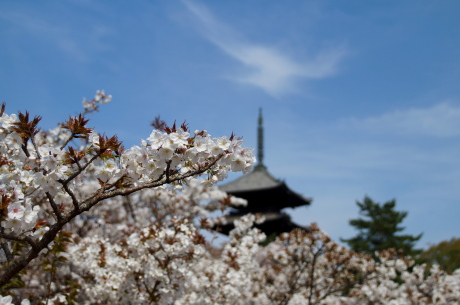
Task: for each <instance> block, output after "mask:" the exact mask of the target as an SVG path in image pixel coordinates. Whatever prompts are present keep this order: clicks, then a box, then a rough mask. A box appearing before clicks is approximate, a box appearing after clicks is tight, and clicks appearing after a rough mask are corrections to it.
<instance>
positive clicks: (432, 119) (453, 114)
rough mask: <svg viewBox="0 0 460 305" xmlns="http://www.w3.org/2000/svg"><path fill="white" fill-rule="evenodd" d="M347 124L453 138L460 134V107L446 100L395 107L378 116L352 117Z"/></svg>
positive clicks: (393, 133) (396, 132)
mask: <svg viewBox="0 0 460 305" xmlns="http://www.w3.org/2000/svg"><path fill="white" fill-rule="evenodd" d="M344 123H345V124H351V126H353V127H355V128H358V129H363V130H367V131H370V132H376V133H387V134H392V135H409V136H433V137H453V136H459V135H460V106H457V105H454V104H453V103H450V102H443V103H439V104H436V105H434V106H432V107H429V108H410V109H406V110H395V111H393V112H389V113H385V114H382V115H380V116H376V117H369V118H365V119H355V118H354V119H349V120H346V121H345V122H344Z"/></svg>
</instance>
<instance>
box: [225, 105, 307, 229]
mask: <svg viewBox="0 0 460 305" xmlns="http://www.w3.org/2000/svg"><path fill="white" fill-rule="evenodd" d="M263 135H264V132H263V119H262V109H259V119H258V129H257V161H258V163H257V165H256V166H255V167H254V169H253V171H251V172H250V173H248V174H246V175H243V176H242V177H240V178H238V179H236V180H234V181H231V182H229V183H227V184H224V185H221V186H219V189H221V190H223V191H225V192H227V193H228V194H231V195H233V196H235V197H240V198H244V199H246V200H247V202H248V204H247V205H246V206H234V207H232V208H231V210H230V212H229V214H228V215H227V216H226V217H225V218H226V221H227V224H226V225H220V226H219V227H218V228H217V230H219V231H220V232H221V233H223V234H227V235H228V233H229V232H230V230H232V229H233V228H234V225H233V222H234V221H235V220H237V219H239V218H240V217H242V216H243V215H246V214H248V213H252V214H259V215H261V216H263V217H264V218H265V222H263V223H262V224H258V225H256V227H257V228H259V229H260V230H261V231H263V232H264V233H265V234H266V235H267V236H278V235H279V234H280V233H283V232H290V231H292V230H293V229H296V228H301V229H305V227H302V226H299V225H297V224H295V223H294V222H292V221H291V217H290V216H289V215H288V214H287V213H285V212H283V211H282V210H283V209H284V208H296V207H300V206H305V205H310V203H311V201H312V199H311V198H305V197H303V196H301V195H299V194H297V193H296V192H294V191H292V190H291V189H289V187H288V186H287V185H286V183H285V182H284V181H281V180H278V179H276V178H274V177H273V176H272V175H271V174H270V173H269V172H268V170H267V167H266V166H265V165H264V163H263V158H264V147H263V146H264V143H263V142H264V141H263Z"/></svg>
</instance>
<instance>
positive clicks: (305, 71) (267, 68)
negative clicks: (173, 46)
mask: <svg viewBox="0 0 460 305" xmlns="http://www.w3.org/2000/svg"><path fill="white" fill-rule="evenodd" d="M184 3H185V5H186V7H187V8H188V9H189V11H190V12H192V13H193V14H194V15H195V16H196V17H197V18H198V20H199V21H200V23H201V25H202V30H203V33H204V35H205V36H206V37H207V38H208V39H209V40H210V41H211V42H213V43H214V44H215V45H217V46H218V47H219V48H221V49H222V50H223V51H224V52H225V53H227V54H228V55H230V56H231V57H233V58H234V59H236V60H237V61H239V62H240V63H241V64H243V65H244V66H245V67H246V68H247V70H246V71H245V72H244V73H243V74H240V75H235V76H232V77H230V78H231V79H232V80H234V81H237V82H241V83H246V84H250V85H254V86H256V87H259V88H261V89H263V90H265V91H266V92H267V93H269V94H270V95H273V96H279V95H280V94H284V93H287V92H291V91H293V90H295V82H296V81H297V80H298V79H300V78H302V79H322V78H325V77H328V76H331V75H334V74H335V73H337V70H338V64H339V62H340V60H341V59H342V58H343V56H344V55H345V53H346V52H345V49H344V48H343V47H337V48H334V49H330V50H327V51H323V52H321V53H320V54H318V55H317V56H315V57H312V58H306V59H305V58H304V59H302V60H297V59H293V58H291V57H289V56H287V55H286V54H283V53H282V52H281V51H280V50H278V49H276V48H275V47H272V46H266V45H261V44H257V43H253V42H248V41H245V39H244V38H243V37H242V36H241V34H239V33H237V32H235V31H234V30H233V29H231V28H230V27H229V26H227V25H225V24H224V23H222V22H220V21H218V20H216V19H215V18H214V16H213V15H212V14H211V12H210V11H209V10H208V9H207V8H206V7H205V6H203V5H199V4H197V3H196V2H192V1H184Z"/></svg>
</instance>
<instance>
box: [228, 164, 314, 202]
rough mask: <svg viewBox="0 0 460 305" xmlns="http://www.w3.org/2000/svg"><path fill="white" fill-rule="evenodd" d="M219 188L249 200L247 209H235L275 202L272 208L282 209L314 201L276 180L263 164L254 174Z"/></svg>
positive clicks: (258, 166)
mask: <svg viewBox="0 0 460 305" xmlns="http://www.w3.org/2000/svg"><path fill="white" fill-rule="evenodd" d="M219 188H220V189H221V190H222V191H225V192H227V193H229V194H232V195H234V196H236V197H241V198H244V199H247V200H248V201H249V203H248V206H247V207H246V208H245V207H235V208H237V209H243V210H246V209H248V208H256V207H257V206H259V205H260V206H261V207H263V206H266V205H267V203H268V202H273V204H272V207H276V209H282V208H294V207H298V206H303V205H309V204H310V203H311V201H312V199H311V198H305V197H303V196H302V195H300V194H297V193H296V192H294V191H292V190H291V189H289V187H288V186H287V185H286V183H285V182H284V181H281V180H278V179H276V178H274V177H273V176H272V175H271V174H270V173H269V172H268V171H267V168H266V167H265V166H264V165H262V164H259V165H257V166H256V167H255V168H254V170H253V171H252V172H250V173H248V174H246V175H243V176H241V177H240V178H238V179H236V180H233V181H231V182H229V183H226V184H224V185H221V186H219ZM263 199H265V200H263Z"/></svg>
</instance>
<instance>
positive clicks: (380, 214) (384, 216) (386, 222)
mask: <svg viewBox="0 0 460 305" xmlns="http://www.w3.org/2000/svg"><path fill="white" fill-rule="evenodd" d="M356 204H357V205H358V207H359V209H360V215H361V216H362V218H361V217H360V218H358V219H352V220H350V225H351V226H353V227H355V229H357V230H358V231H359V232H358V235H357V236H355V237H352V238H349V239H342V238H341V239H340V240H341V241H342V242H345V243H347V244H348V245H349V247H350V248H351V249H352V250H354V251H356V252H364V253H368V254H371V255H374V253H375V251H382V250H386V249H389V248H394V249H396V250H402V251H403V253H404V255H410V256H417V255H418V254H419V253H420V252H421V250H418V249H414V246H415V242H416V241H418V240H419V239H420V238H421V237H422V234H419V235H417V236H412V235H399V234H398V233H399V232H401V231H403V230H404V229H405V228H404V227H401V226H400V224H401V223H402V221H403V220H404V218H405V217H406V216H407V212H398V211H396V210H395V206H396V200H394V199H393V200H391V201H388V202H386V203H384V204H383V205H381V204H380V203H376V202H374V201H373V200H372V199H371V198H369V197H367V196H366V197H364V200H363V202H362V203H361V202H359V201H357V202H356Z"/></svg>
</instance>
